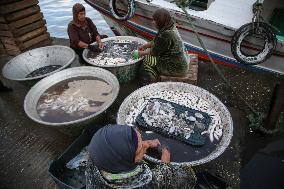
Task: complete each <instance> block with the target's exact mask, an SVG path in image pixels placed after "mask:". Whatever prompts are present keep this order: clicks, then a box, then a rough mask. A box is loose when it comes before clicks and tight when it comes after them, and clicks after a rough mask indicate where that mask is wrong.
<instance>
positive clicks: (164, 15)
mask: <svg viewBox="0 0 284 189" xmlns="http://www.w3.org/2000/svg"><path fill="white" fill-rule="evenodd" d="M153 19H154V20H155V21H156V23H157V26H158V30H159V33H161V32H163V31H165V30H168V29H170V28H171V27H172V26H173V25H174V19H173V18H172V16H171V14H170V12H169V11H167V10H166V9H163V8H160V9H157V10H156V11H155V12H154V14H153Z"/></svg>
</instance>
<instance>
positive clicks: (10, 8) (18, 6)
mask: <svg viewBox="0 0 284 189" xmlns="http://www.w3.org/2000/svg"><path fill="white" fill-rule="evenodd" d="M1 1H2V0H1ZM37 4H38V0H24V1H19V2H15V3H10V4H6V5H1V6H0V13H1V14H8V13H11V12H15V11H18V10H22V9H24V8H27V7H31V6H33V5H37Z"/></svg>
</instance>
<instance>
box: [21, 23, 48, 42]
mask: <svg viewBox="0 0 284 189" xmlns="http://www.w3.org/2000/svg"><path fill="white" fill-rule="evenodd" d="M46 31H47V29H46V27H45V26H44V27H41V28H38V29H36V30H33V31H31V32H29V33H26V34H25V35H23V36H21V37H18V38H17V41H21V42H24V41H28V40H30V39H33V38H35V37H37V36H39V35H41V34H42V33H44V32H46Z"/></svg>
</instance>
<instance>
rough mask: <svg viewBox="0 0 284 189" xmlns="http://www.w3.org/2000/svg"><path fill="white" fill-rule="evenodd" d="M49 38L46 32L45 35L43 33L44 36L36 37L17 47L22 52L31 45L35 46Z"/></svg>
mask: <svg viewBox="0 0 284 189" xmlns="http://www.w3.org/2000/svg"><path fill="white" fill-rule="evenodd" d="M49 38H50V35H49V33H48V32H46V33H44V34H42V35H40V36H38V37H36V38H34V39H31V40H29V41H26V42H25V43H23V44H21V45H19V47H20V49H21V50H24V49H27V48H29V47H31V46H33V45H36V44H38V43H40V42H42V41H45V40H47V39H49Z"/></svg>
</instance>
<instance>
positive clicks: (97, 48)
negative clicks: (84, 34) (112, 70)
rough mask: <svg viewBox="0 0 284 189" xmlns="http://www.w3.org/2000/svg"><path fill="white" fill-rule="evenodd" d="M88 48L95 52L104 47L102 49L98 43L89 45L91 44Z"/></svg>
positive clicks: (100, 50)
mask: <svg viewBox="0 0 284 189" xmlns="http://www.w3.org/2000/svg"><path fill="white" fill-rule="evenodd" d="M88 49H89V50H90V51H93V52H102V49H100V47H99V45H98V44H95V45H89V46H88Z"/></svg>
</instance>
